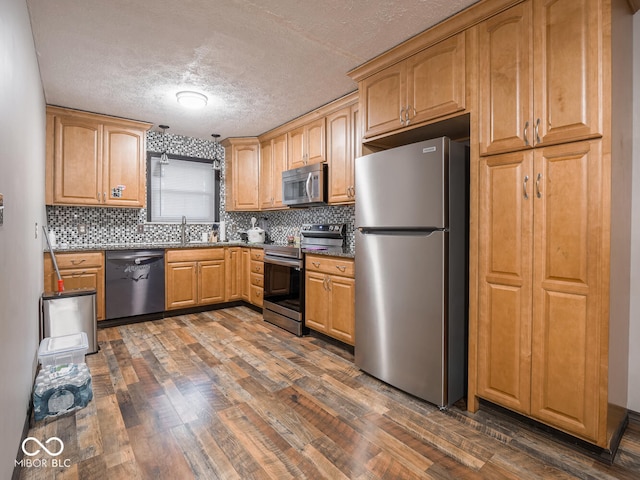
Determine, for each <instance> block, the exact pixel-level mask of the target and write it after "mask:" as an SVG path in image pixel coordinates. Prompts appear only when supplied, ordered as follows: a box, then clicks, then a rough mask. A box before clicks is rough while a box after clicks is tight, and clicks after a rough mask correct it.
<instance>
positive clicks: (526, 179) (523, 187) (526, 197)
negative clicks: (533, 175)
mask: <svg viewBox="0 0 640 480" xmlns="http://www.w3.org/2000/svg"><path fill="white" fill-rule="evenodd" d="M528 181H529V175H525V176H524V182H522V189H523V190H524V199H525V200H529V193H528V192H527V182H528Z"/></svg>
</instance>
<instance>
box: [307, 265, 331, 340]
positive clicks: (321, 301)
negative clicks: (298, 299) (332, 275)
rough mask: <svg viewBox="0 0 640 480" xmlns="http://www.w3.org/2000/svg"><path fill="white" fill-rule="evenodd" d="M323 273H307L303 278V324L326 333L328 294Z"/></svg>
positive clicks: (326, 277)
mask: <svg viewBox="0 0 640 480" xmlns="http://www.w3.org/2000/svg"><path fill="white" fill-rule="evenodd" d="M327 279H328V276H327V275H325V274H324V273H316V272H307V273H306V277H305V306H304V315H305V317H304V323H305V325H306V326H307V327H309V328H312V329H314V330H317V331H319V332H323V333H327V332H328V326H327V314H328V312H329V303H328V302H329V292H328V290H327V286H326V282H327Z"/></svg>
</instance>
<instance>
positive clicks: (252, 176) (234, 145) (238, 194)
mask: <svg viewBox="0 0 640 480" xmlns="http://www.w3.org/2000/svg"><path fill="white" fill-rule="evenodd" d="M221 144H222V146H223V147H225V164H226V180H225V184H226V210H227V211H229V212H231V211H243V210H249V211H257V210H258V209H259V191H258V185H259V184H260V163H259V161H260V144H259V142H258V139H257V138H255V137H247V138H227V139H225V140H223V141H222V143H221Z"/></svg>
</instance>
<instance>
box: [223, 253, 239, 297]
mask: <svg viewBox="0 0 640 480" xmlns="http://www.w3.org/2000/svg"><path fill="white" fill-rule="evenodd" d="M224 250H225V253H224V264H225V274H226V278H225V284H226V295H225V300H226V301H227V302H233V301H236V300H241V299H242V247H225V248H224Z"/></svg>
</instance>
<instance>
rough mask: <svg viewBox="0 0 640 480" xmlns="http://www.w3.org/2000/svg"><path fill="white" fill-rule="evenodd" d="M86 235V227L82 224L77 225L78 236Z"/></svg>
mask: <svg viewBox="0 0 640 480" xmlns="http://www.w3.org/2000/svg"><path fill="white" fill-rule="evenodd" d="M86 233H87V225H86V224H84V223H79V224H78V235H86Z"/></svg>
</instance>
